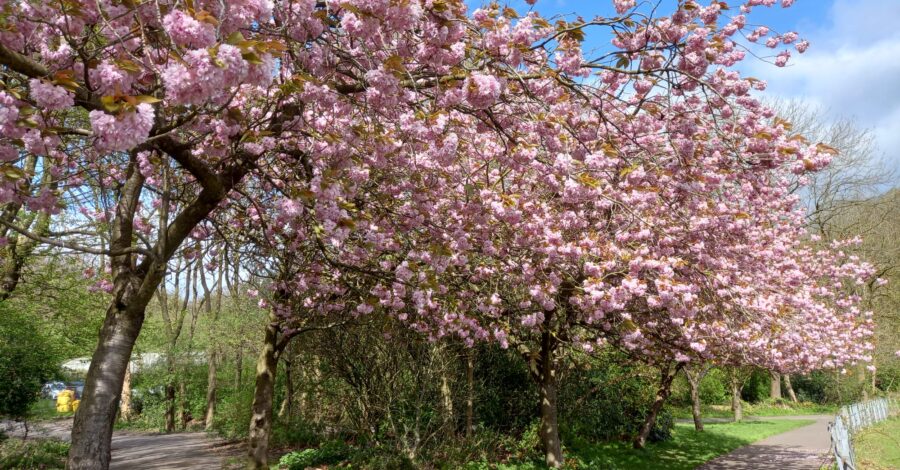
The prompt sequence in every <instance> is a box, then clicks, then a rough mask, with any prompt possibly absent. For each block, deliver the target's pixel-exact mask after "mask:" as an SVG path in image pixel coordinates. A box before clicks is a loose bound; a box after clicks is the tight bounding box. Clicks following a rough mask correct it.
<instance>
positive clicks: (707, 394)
mask: <svg viewBox="0 0 900 470" xmlns="http://www.w3.org/2000/svg"><path fill="white" fill-rule="evenodd" d="M688 402H690V398H689V399H688ZM700 402H701V403H707V404H710V405H718V404H723V403H731V385H730V384H729V383H728V375H727V374H726V373H725V371H723V370H722V369H712V370H710V371H709V373H707V374H706V376H705V377H703V380H701V381H700Z"/></svg>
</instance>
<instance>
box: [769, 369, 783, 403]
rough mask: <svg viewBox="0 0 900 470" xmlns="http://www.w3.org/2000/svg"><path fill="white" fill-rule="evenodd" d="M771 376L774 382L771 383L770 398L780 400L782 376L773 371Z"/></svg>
mask: <svg viewBox="0 0 900 470" xmlns="http://www.w3.org/2000/svg"><path fill="white" fill-rule="evenodd" d="M771 376H772V381H771V387H770V390H769V398H771V399H773V400H780V399H781V374H779V373H778V372H775V371H772V372H771Z"/></svg>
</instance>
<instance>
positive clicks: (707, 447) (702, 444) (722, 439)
mask: <svg viewBox="0 0 900 470" xmlns="http://www.w3.org/2000/svg"><path fill="white" fill-rule="evenodd" d="M813 422H814V421H812V420H771V421H747V422H743V423H722V424H707V425H706V427H705V428H706V430H705V431H704V432H697V431H695V430H694V428H693V425H690V424H681V423H679V424H677V425H676V426H675V429H674V430H673V431H672V439H670V440H668V441H665V442H660V443H655V444H648V445H647V447H646V448H644V449H641V450H636V449H632V448H631V443H629V442H610V443H602V444H590V443H572V444H570V445H568V446H567V451H568V452H567V454H568V455H567V458H568V460H567V462H566V468H572V469H605V470H644V469H648V468H665V469H667V470H689V469H693V468H696V467H697V466H698V465H701V464H703V463H704V462H706V461H709V460H712V459H714V458H716V457H718V456H720V455H723V454H727V453H728V452H731V451H732V450H734V449H737V448H738V447H742V446H745V445H747V444H752V443H753V442H756V441H759V440H761V439H765V438H767V437H769V436H774V435H776V434H781V433H783V432H787V431H790V430H792V429H796V428H799V427H803V426H807V425H809V424H812V423H813ZM465 468H466V469H467V470H482V469H485V470H487V469H490V470H537V469H541V468H545V467H544V466H543V464H542V463H541V462H538V461H535V462H524V463H508V464H496V463H488V462H470V463H469V464H468V465H467V466H466V467H465Z"/></svg>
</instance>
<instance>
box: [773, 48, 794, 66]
mask: <svg viewBox="0 0 900 470" xmlns="http://www.w3.org/2000/svg"><path fill="white" fill-rule="evenodd" d="M790 58H791V53H790V52H789V51H781V52H780V53H778V57H776V58H775V65H777V66H779V67H784V66H785V65H787V62H788V59H790Z"/></svg>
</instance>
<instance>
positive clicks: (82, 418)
mask: <svg viewBox="0 0 900 470" xmlns="http://www.w3.org/2000/svg"><path fill="white" fill-rule="evenodd" d="M115 298H118V299H124V298H127V294H124V295H123V296H116V297H115ZM127 305H128V304H127V302H122V301H121V300H120V301H118V302H117V301H114V302H113V303H112V305H110V307H109V309H108V310H107V312H106V320H105V321H104V323H103V327H102V328H101V329H100V339H99V341H98V344H97V349H96V350H94V355H93V356H92V357H91V365H90V367H89V368H88V373H87V377H86V379H85V384H84V394H83V396H82V398H81V404H80V406H79V408H78V413H75V422H74V424H73V425H72V445H71V447H70V448H69V458H68V462H67V463H66V468H67V469H70V470H82V469H85V470H88V469H106V468H109V459H110V452H111V445H110V444H111V440H112V431H113V423H114V422H115V419H116V412H117V408H118V405H119V397H120V395H121V393H122V385H123V382H124V381H125V370H126V369H127V367H128V361H129V360H130V359H131V350H132V348H133V347H134V342H135V341H136V340H137V337H138V334H139V333H140V331H141V326H142V325H143V322H144V309H143V307H144V306H141V307H140V308H127ZM144 305H146V303H145V304H144Z"/></svg>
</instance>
